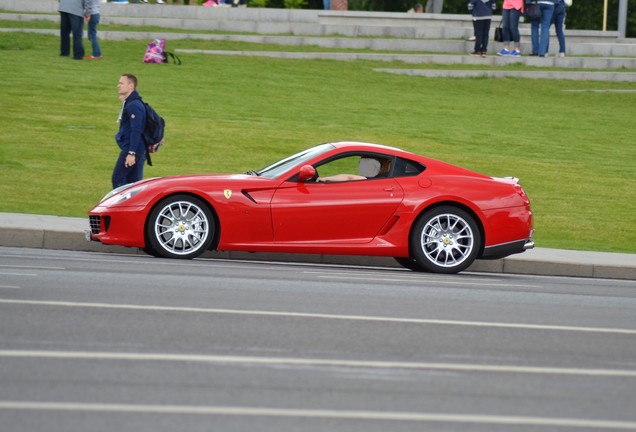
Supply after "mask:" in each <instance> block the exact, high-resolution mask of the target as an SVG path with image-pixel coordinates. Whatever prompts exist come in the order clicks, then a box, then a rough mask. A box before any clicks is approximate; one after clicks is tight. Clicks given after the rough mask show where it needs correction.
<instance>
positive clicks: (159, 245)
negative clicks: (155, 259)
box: [146, 195, 215, 258]
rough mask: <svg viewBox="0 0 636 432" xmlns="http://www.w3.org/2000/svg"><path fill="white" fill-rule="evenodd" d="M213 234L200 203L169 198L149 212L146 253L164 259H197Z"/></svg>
mask: <svg viewBox="0 0 636 432" xmlns="http://www.w3.org/2000/svg"><path fill="white" fill-rule="evenodd" d="M214 232H215V225H214V219H213V217H212V213H211V212H210V210H209V209H208V207H207V206H206V205H205V204H204V203H203V201H201V200H200V199H198V198H195V197H192V196H189V195H175V196H171V197H168V198H166V199H164V200H162V201H161V202H159V203H158V204H157V205H156V206H155V207H154V208H153V209H152V211H151V212H150V215H149V217H148V223H147V224H146V235H147V239H148V242H149V247H148V248H147V249H148V250H150V251H153V252H155V253H156V256H161V257H164V258H196V257H198V256H199V255H201V254H202V253H203V252H205V251H206V250H207V249H208V248H209V247H210V245H211V244H212V241H213V239H214ZM153 255H154V254H153Z"/></svg>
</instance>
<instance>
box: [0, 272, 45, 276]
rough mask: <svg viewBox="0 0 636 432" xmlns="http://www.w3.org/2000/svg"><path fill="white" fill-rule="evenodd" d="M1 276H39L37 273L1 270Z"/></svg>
mask: <svg viewBox="0 0 636 432" xmlns="http://www.w3.org/2000/svg"><path fill="white" fill-rule="evenodd" d="M0 276H37V274H35V273H5V272H0Z"/></svg>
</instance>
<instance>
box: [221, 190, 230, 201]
mask: <svg viewBox="0 0 636 432" xmlns="http://www.w3.org/2000/svg"><path fill="white" fill-rule="evenodd" d="M223 195H225V198H227V199H230V197H231V196H232V189H225V190H224V191H223Z"/></svg>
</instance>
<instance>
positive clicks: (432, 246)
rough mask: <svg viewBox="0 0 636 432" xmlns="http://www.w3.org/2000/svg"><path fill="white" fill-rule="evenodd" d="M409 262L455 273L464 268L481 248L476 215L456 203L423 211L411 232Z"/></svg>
mask: <svg viewBox="0 0 636 432" xmlns="http://www.w3.org/2000/svg"><path fill="white" fill-rule="evenodd" d="M409 246H410V250H411V254H412V256H411V258H412V260H413V263H412V264H415V265H416V266H417V267H418V268H419V269H420V270H422V271H429V272H433V273H458V272H460V271H462V270H465V269H467V268H468V267H469V266H470V265H471V264H472V263H473V262H474V261H475V258H476V257H477V254H478V253H479V250H480V248H481V233H480V232H479V228H478V227H477V224H476V223H475V219H474V218H473V217H472V216H471V215H470V214H468V212H466V211H464V210H462V209H459V208H457V207H451V206H443V207H437V208H434V209H432V210H429V211H427V212H426V213H424V214H423V215H422V216H421V217H420V218H419V219H418V220H417V222H416V223H415V226H414V228H413V230H412V231H411V236H410V243H409Z"/></svg>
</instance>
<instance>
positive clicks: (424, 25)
mask: <svg viewBox="0 0 636 432" xmlns="http://www.w3.org/2000/svg"><path fill="white" fill-rule="evenodd" d="M1 1H2V0H0V3H1ZM129 6H131V7H135V8H136V9H137V12H138V13H141V12H145V11H146V10H145V9H144V8H143V7H141V6H138V5H129ZM216 9H218V8H214V10H216ZM222 9H224V10H225V9H227V8H222ZM230 9H231V8H230ZM113 12H116V13H114V14H112V15H107V14H106V13H105V12H104V13H103V14H102V15H103V16H102V20H101V22H102V24H118V25H130V26H158V27H164V28H184V29H191V30H212V31H226V32H242V33H258V34H293V35H306V36H322V35H334V36H347V37H382V38H404V39H466V38H468V37H469V36H471V35H472V34H473V27H472V21H470V20H467V19H459V18H456V19H452V18H449V19H448V20H447V21H443V22H444V23H450V22H454V23H456V25H452V26H446V25H439V22H442V21H439V20H429V22H425V21H422V22H421V23H420V25H418V26H415V25H407V23H410V24H413V23H412V20H410V19H408V18H405V21H406V22H407V23H402V24H401V25H390V26H364V25H360V24H355V23H350V24H347V25H340V24H330V23H324V22H322V16H321V15H318V18H319V22H308V21H281V20H280V19H276V20H265V21H263V20H254V19H249V18H251V17H250V16H249V15H248V14H237V15H231V16H229V15H226V14H204V16H201V17H196V18H188V17H177V16H169V17H166V16H147V15H144V16H135V14H124V13H122V12H125V10H124V9H123V8H122V6H121V5H120V6H117V7H116V8H115V9H114V10H113ZM208 15H209V16H208ZM239 15H242V16H239ZM453 16H454V17H457V16H456V15H449V17H453ZM278 18H280V17H278ZM0 19H6V20H14V21H55V22H58V21H59V15H58V14H34V13H1V14H0ZM498 19H499V18H498V17H496V18H495V22H494V24H493V29H492V32H493V33H494V27H495V25H496V24H498V21H497V20H498ZM431 23H433V24H436V25H430V24H431ZM460 24H461V25H460ZM520 33H521V36H522V38H523V37H527V38H529V37H530V25H529V24H522V25H521V26H520ZM567 40H568V42H570V43H616V42H617V32H599V31H593V30H567Z"/></svg>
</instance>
